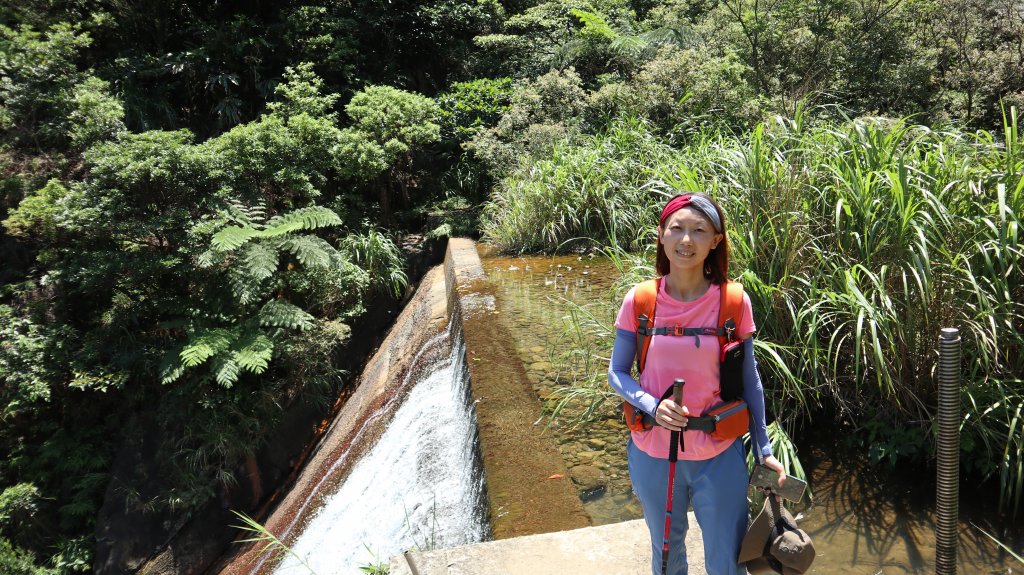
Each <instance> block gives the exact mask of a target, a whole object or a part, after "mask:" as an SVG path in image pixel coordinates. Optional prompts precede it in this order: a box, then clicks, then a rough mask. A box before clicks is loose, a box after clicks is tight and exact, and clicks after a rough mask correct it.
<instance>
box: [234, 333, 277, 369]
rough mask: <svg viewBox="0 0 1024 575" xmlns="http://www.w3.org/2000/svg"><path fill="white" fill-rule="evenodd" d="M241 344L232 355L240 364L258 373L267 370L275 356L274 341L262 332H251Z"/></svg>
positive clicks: (241, 366) (243, 367)
mask: <svg viewBox="0 0 1024 575" xmlns="http://www.w3.org/2000/svg"><path fill="white" fill-rule="evenodd" d="M239 344H240V346H239V348H238V349H237V350H236V351H235V352H234V353H233V356H232V359H233V360H234V361H235V362H237V363H238V366H239V367H240V368H242V369H244V370H246V371H249V372H252V373H255V374H257V375H258V374H261V373H263V372H264V371H266V369H267V367H268V366H270V360H271V359H272V358H273V356H274V342H273V341H272V340H271V339H270V338H269V337H267V336H266V335H263V334H262V333H260V334H255V333H250V334H248V337H245V338H243V339H242V341H240V342H239Z"/></svg>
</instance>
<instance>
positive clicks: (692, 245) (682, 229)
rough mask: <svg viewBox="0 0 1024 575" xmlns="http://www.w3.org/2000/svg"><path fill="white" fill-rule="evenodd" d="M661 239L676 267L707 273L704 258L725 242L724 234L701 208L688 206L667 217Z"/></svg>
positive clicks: (672, 264) (671, 263) (670, 261)
mask: <svg viewBox="0 0 1024 575" xmlns="http://www.w3.org/2000/svg"><path fill="white" fill-rule="evenodd" d="M658 239H660V240H661V245H662V247H663V248H664V249H665V255H666V256H667V257H668V261H669V264H670V265H671V268H672V269H673V270H676V269H687V268H695V269H697V270H698V271H699V272H700V273H701V274H703V273H704V260H705V259H707V257H708V254H709V253H710V252H711V250H712V249H714V248H715V246H717V245H718V242H720V241H722V234H720V233H718V232H716V231H715V226H713V225H712V224H711V220H709V219H708V218H707V217H706V216H704V214H702V213H701V212H700V210H698V209H696V208H693V207H690V206H687V207H685V208H681V209H679V210H676V211H675V212H673V213H672V215H670V216H669V217H668V219H666V220H665V225H664V226H662V227H659V228H658Z"/></svg>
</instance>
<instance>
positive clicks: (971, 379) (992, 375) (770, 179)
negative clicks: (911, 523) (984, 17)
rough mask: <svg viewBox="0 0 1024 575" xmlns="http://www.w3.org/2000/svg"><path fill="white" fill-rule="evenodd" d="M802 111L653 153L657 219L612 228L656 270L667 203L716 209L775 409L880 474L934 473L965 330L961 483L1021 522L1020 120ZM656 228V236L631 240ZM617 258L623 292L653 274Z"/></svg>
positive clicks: (1023, 206) (639, 193)
mask: <svg viewBox="0 0 1024 575" xmlns="http://www.w3.org/2000/svg"><path fill="white" fill-rule="evenodd" d="M805 114H806V112H805V111H803V110H801V111H800V115H798V117H796V118H792V119H778V120H774V121H770V122H765V123H763V124H761V125H759V126H758V127H757V128H756V129H754V130H752V131H751V132H749V133H747V134H745V135H742V136H735V137H733V136H729V137H718V138H715V139H712V138H706V139H705V140H703V141H702V143H700V144H698V145H696V146H692V147H689V148H686V149H682V150H679V151H678V152H677V153H674V154H665V155H661V156H658V157H657V159H658V160H660V161H655V162H648V163H647V165H648V168H647V170H645V171H644V174H645V175H648V176H649V177H650V180H649V181H647V182H639V181H637V182H636V183H635V185H634V186H631V192H630V193H631V194H633V195H631V196H628V197H629V199H628V200H625V201H629V202H635V205H636V206H640V207H642V208H641V209H643V210H647V211H648V212H649V213H648V214H647V215H646V216H645V215H642V214H640V215H633V214H635V211H634V212H631V216H632V217H634V218H635V219H633V220H631V221H630V222H629V223H628V224H623V223H622V222H621V221H615V218H617V217H618V214H619V212H620V208H619V207H618V205H615V204H613V205H614V207H611V206H609V207H608V208H606V209H605V213H606V214H608V221H609V222H611V223H608V224H607V225H609V226H610V227H611V228H612V229H620V230H621V229H623V228H627V227H628V228H629V229H631V232H632V233H633V234H634V237H638V238H640V240H641V243H646V244H647V250H648V252H647V253H646V254H644V253H641V255H640V256H639V257H641V258H646V259H648V260H650V261H653V257H651V255H650V252H649V249H650V244H651V243H652V240H651V237H652V236H651V232H652V231H653V225H654V220H653V218H654V217H655V216H656V210H657V207H656V206H660V204H661V203H662V202H663V200H664V195H667V194H672V193H678V192H683V191H688V190H700V191H704V192H707V193H710V194H711V195H713V196H715V197H716V198H717V199H718V200H719V201H720V202H721V203H722V205H723V208H724V209H725V211H726V212H727V214H728V216H729V230H728V233H729V239H730V242H731V245H732V249H733V269H732V270H731V275H732V276H733V277H737V278H738V279H740V280H741V281H742V282H743V283H744V287H745V289H746V291H747V293H748V294H749V295H750V297H751V300H752V302H753V305H754V309H755V318H756V319H757V321H758V328H759V329H758V340H757V342H756V343H757V346H756V349H757V355H758V362H759V365H760V367H761V370H762V376H763V378H764V380H765V383H766V389H767V393H766V395H767V399H768V402H769V407H770V411H771V412H772V413H773V414H775V416H776V417H777V420H778V422H779V423H780V425H782V426H783V427H784V428H785V430H786V432H787V433H788V434H792V433H793V432H794V431H796V430H798V429H800V428H810V426H812V425H826V426H835V425H839V426H842V427H843V429H844V433H843V435H844V436H846V437H849V438H851V439H850V442H851V446H853V447H862V448H863V449H864V450H865V451H866V452H867V453H868V454H869V455H870V457H871V458H872V459H873V460H875V461H877V462H889V463H893V464H896V463H899V462H901V461H916V462H926V461H928V460H930V459H931V457H932V455H931V454H932V453H934V429H933V426H932V422H933V420H934V415H935V411H936V401H937V393H936V364H937V359H938V358H937V341H938V336H939V331H940V329H941V328H943V327H956V328H959V330H960V333H961V336H962V338H963V375H964V378H963V392H962V400H963V406H964V414H965V415H964V420H963V426H962V431H963V433H962V445H963V458H962V460H963V461H964V466H965V470H966V471H967V472H969V473H970V474H972V475H973V476H976V477H981V478H985V479H992V480H994V481H996V482H997V483H998V486H999V493H1000V501H1001V503H1002V505H1003V507H1004V509H1008V510H1013V511H1015V512H1016V511H1019V510H1020V509H1021V508H1022V506H1024V505H1022V499H1024V335H1022V334H1024V271H1022V268H1021V265H1022V263H1024V247H1022V244H1021V239H1022V238H1021V232H1020V228H1021V214H1022V213H1024V177H1022V174H1024V153H1022V152H1024V146H1022V145H1021V143H1020V141H1019V139H1018V120H1017V115H1016V112H1015V111H1014V110H1012V109H1011V110H1010V111H1008V113H1007V116H1006V119H1005V125H1004V127H1003V130H1002V131H1001V133H990V132H985V131H978V132H967V131H962V130H957V129H932V128H928V127H925V126H920V125H914V124H912V123H910V122H909V121H907V120H901V119H886V118H870V117H865V118H858V119H843V120H839V121H834V120H825V119H818V120H816V121H812V119H811V118H809V117H808V116H806V115H805ZM566 154H567V155H571V152H567V153H566ZM523 185H524V186H525V187H529V184H523ZM501 193H502V192H501V191H499V195H500V194H501ZM626 197H627V196H626V195H625V194H623V195H622V196H621V197H616V198H615V200H614V201H623V199H624V198H626ZM563 209H564V210H565V211H566V212H572V211H573V209H574V208H573V205H568V206H566V207H564V208H563ZM589 209H590V210H594V208H593V207H591V208H589ZM648 218H649V219H648ZM645 221H649V222H650V223H649V224H648V228H649V231H647V232H646V233H645V232H644V231H643V230H636V229H635V228H633V227H632V226H633V225H634V223H635V222H645ZM552 231H554V230H552ZM572 233H576V232H575V231H567V233H566V235H564V236H558V237H551V238H549V239H548V245H558V243H559V242H562V241H565V240H567V239H569V238H571V237H573V236H572V235H571V234H572ZM616 245H617V246H622V247H627V248H635V246H630V245H628V244H626V243H624V242H621V240H620V241H619V242H618V243H617V244H616ZM524 247H525V246H524ZM609 250H613V253H616V258H617V259H618V260H620V261H621V262H624V265H622V269H623V271H624V278H625V280H624V281H625V283H627V284H628V283H631V282H635V281H639V280H640V279H643V278H644V277H646V275H649V274H650V273H651V272H650V270H649V269H647V268H642V269H640V270H639V271H635V270H636V265H635V263H628V262H631V261H633V260H631V258H632V257H636V256H635V255H634V256H627V255H624V254H622V253H618V252H615V251H614V250H618V247H612V248H609ZM634 251H635V250H634ZM592 315H595V314H593V313H592ZM607 345H608V346H610V342H608V343H607ZM595 379H600V378H599V377H596V378H595ZM609 393H611V392H610V390H609ZM592 395H593V394H591V396H592Z"/></svg>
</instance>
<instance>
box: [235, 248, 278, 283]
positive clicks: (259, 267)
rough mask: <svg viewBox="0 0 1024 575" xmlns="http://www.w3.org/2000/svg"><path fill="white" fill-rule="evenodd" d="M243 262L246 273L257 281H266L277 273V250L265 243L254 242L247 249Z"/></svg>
mask: <svg viewBox="0 0 1024 575" xmlns="http://www.w3.org/2000/svg"><path fill="white" fill-rule="evenodd" d="M242 262H243V263H244V264H245V273H247V274H249V275H251V276H252V277H253V279H255V280H257V281H261V280H265V279H267V278H269V277H270V276H272V275H274V272H276V271H277V263H278V254H277V250H276V249H274V248H272V247H270V246H268V245H267V244H266V243H264V242H253V243H251V244H249V246H248V247H246V248H245V255H244V256H243V257H242Z"/></svg>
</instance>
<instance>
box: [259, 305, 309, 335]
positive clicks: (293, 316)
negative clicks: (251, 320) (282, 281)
mask: <svg viewBox="0 0 1024 575" xmlns="http://www.w3.org/2000/svg"><path fill="white" fill-rule="evenodd" d="M258 317H259V322H260V325H262V326H267V327H287V328H291V329H298V330H301V331H305V330H307V329H309V328H310V327H312V326H313V322H314V321H315V320H314V318H313V316H311V315H309V314H308V313H306V312H305V311H303V309H302V308H300V307H299V306H297V305H294V304H291V303H288V302H286V301H284V300H278V299H273V300H270V301H268V302H267V303H266V304H265V305H264V306H263V308H262V309H261V310H260V312H259V315H258Z"/></svg>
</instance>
